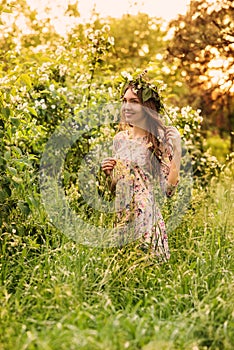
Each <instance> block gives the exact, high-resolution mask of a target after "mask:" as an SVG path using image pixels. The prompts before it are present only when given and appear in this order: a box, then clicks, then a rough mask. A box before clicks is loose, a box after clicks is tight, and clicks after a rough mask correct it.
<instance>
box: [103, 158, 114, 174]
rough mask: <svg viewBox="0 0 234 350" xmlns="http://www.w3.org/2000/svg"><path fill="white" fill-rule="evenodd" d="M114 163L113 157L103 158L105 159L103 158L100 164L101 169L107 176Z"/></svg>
mask: <svg viewBox="0 0 234 350" xmlns="http://www.w3.org/2000/svg"><path fill="white" fill-rule="evenodd" d="M115 165H116V160H115V159H114V158H105V159H103V161H102V164H101V166H102V170H103V171H104V173H105V174H106V175H108V176H109V175H110V174H111V172H112V170H113V169H114V167H115Z"/></svg>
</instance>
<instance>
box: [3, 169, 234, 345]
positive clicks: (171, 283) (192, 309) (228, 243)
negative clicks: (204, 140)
mask: <svg viewBox="0 0 234 350" xmlns="http://www.w3.org/2000/svg"><path fill="white" fill-rule="evenodd" d="M230 175H233V174H230V171H229V172H228V174H226V175H225V176H223V177H222V178H221V179H219V180H215V181H213V183H212V184H211V186H210V188H209V190H208V191H207V193H206V195H204V196H203V198H202V197H201V194H199V193H197V194H195V195H194V198H193V204H192V206H191V208H190V209H188V210H187V213H186V215H185V216H184V218H183V220H182V222H181V224H180V225H179V226H178V228H177V229H176V230H175V232H173V234H170V237H169V243H170V248H171V258H170V261H169V262H167V263H159V262H157V261H155V259H154V258H152V256H149V255H147V254H145V253H143V252H141V251H140V250H138V249H137V245H136V244H134V243H132V244H130V245H128V246H125V247H122V248H109V249H108V248H105V249H104V248H103V249H101V248H88V247H85V246H82V245H78V244H75V243H74V242H72V241H71V240H69V239H67V238H66V236H65V235H63V234H62V233H59V232H57V231H56V230H53V229H50V234H47V235H45V238H44V241H43V242H41V244H38V243H36V242H35V240H31V241H30V237H28V239H27V241H25V240H24V239H23V238H20V237H18V236H16V235H14V234H8V237H5V243H4V246H3V252H4V256H3V258H2V263H1V283H2V286H1V300H2V302H1V330H0V332H1V349H6V350H11V349H15V348H17V349H19V350H21V349H22V350H23V349H32V350H33V349H43V350H47V349H48V350H52V349H54V350H55V349H61V350H62V349H71V350H72V349H74V350H76V349H87V350H92V349H93V350H96V349H97V350H98V349H106V350H107V349H111V350H114V349H116V350H117V349H118V350H119V349H132V350H136V349H142V350H155V349H165V350H169V349H184V350H188V349H191V350H198V349H199V350H200V349H220V350H221V349H230V350H231V349H233V344H234V318H233V317H234V315H233V305H234V294H233V290H234V272H233V271H234V259H233V243H234V237H233V214H234V213H233V203H232V198H233V182H232V176H230ZM5 236H7V234H5Z"/></svg>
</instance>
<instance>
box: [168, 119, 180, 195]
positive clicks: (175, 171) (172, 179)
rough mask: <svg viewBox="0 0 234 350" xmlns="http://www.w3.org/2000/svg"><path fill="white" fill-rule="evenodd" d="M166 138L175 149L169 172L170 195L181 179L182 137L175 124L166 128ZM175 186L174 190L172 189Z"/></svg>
mask: <svg viewBox="0 0 234 350" xmlns="http://www.w3.org/2000/svg"><path fill="white" fill-rule="evenodd" d="M166 140H167V142H168V144H169V145H171V147H172V149H173V156H172V160H171V164H170V171H169V174H168V179H167V180H168V183H167V185H168V195H169V196H171V195H172V194H173V193H174V191H175V188H176V186H177V184H178V181H179V174H180V163H181V152H182V151H181V137H180V133H179V131H178V130H177V129H176V128H175V127H174V126H169V127H167V129H166ZM171 187H173V188H174V189H173V191H172V189H171Z"/></svg>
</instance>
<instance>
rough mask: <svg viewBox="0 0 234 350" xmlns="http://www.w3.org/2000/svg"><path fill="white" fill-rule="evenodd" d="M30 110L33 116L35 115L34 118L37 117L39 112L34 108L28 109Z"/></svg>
mask: <svg viewBox="0 0 234 350" xmlns="http://www.w3.org/2000/svg"><path fill="white" fill-rule="evenodd" d="M28 110H29V112H30V113H31V114H32V115H34V117H37V111H36V110H35V109H34V108H32V107H28Z"/></svg>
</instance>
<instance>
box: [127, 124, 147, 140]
mask: <svg viewBox="0 0 234 350" xmlns="http://www.w3.org/2000/svg"><path fill="white" fill-rule="evenodd" d="M130 134H131V136H132V137H133V138H135V137H144V136H146V135H147V131H146V130H145V129H142V128H140V127H138V126H136V125H133V127H132V128H131V129H130Z"/></svg>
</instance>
